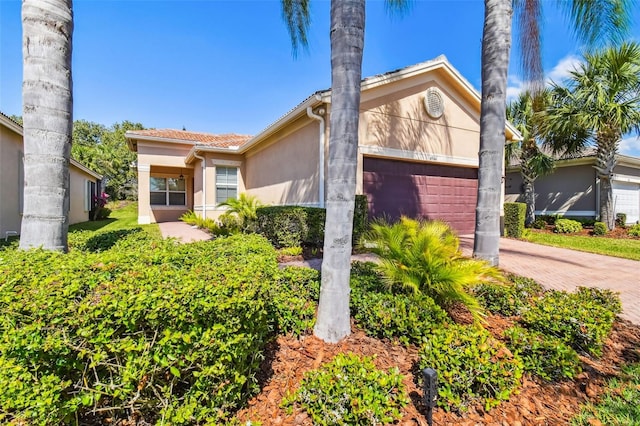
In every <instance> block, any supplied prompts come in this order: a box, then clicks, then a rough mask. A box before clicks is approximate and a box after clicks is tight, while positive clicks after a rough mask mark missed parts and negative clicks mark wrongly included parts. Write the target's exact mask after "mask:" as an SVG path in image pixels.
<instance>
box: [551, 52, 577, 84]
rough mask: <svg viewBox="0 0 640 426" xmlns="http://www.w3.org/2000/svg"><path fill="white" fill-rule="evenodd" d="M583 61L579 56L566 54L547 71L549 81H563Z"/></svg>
mask: <svg viewBox="0 0 640 426" xmlns="http://www.w3.org/2000/svg"><path fill="white" fill-rule="evenodd" d="M581 62H582V60H581V59H580V58H579V57H578V56H575V55H569V56H565V57H564V58H562V59H560V61H559V62H558V63H557V64H556V66H555V67H553V69H552V70H551V71H549V72H548V73H547V82H550V81H554V82H556V83H561V82H562V80H564V79H565V78H567V77H569V73H570V72H571V71H574V70H575V69H576V68H577V67H578V65H579V64H580V63H581Z"/></svg>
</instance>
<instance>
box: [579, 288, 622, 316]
mask: <svg viewBox="0 0 640 426" xmlns="http://www.w3.org/2000/svg"><path fill="white" fill-rule="evenodd" d="M576 294H577V296H578V297H580V298H581V299H582V300H589V301H593V302H595V303H597V304H599V305H600V306H602V307H604V308H605V309H607V310H609V311H611V312H613V313H614V314H616V315H618V314H621V313H622V303H621V302H620V293H619V292H615V291H611V290H608V289H604V288H597V287H578V288H577V289H576Z"/></svg>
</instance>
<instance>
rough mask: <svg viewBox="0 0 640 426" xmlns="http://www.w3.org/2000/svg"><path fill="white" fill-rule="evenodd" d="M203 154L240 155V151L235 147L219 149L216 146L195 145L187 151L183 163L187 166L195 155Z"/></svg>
mask: <svg viewBox="0 0 640 426" xmlns="http://www.w3.org/2000/svg"><path fill="white" fill-rule="evenodd" d="M203 152H217V153H219V154H240V150H239V149H238V148H237V147H233V148H221V147H218V146H206V145H196V146H194V147H193V148H191V149H190V150H189V153H188V154H187V156H186V157H184V163H185V164H189V163H191V162H192V161H193V160H195V159H196V157H195V156H196V154H199V153H203Z"/></svg>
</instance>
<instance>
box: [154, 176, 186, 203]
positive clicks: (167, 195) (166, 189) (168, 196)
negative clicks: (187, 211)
mask: <svg viewBox="0 0 640 426" xmlns="http://www.w3.org/2000/svg"><path fill="white" fill-rule="evenodd" d="M152 179H158V180H164V189H163V190H155V191H153V190H152V189H151V186H152V184H151V180H152ZM169 179H175V180H177V181H182V182H183V185H184V189H183V190H179V191H176V190H171V189H170V186H169ZM154 193H155V194H164V204H155V203H153V201H152V199H151V195H152V194H154ZM171 194H184V203H183V204H171V203H170V202H171ZM187 201H188V200H187V181H186V180H185V179H180V178H177V177H166V176H165V177H162V176H150V177H149V205H150V206H152V207H154V206H155V207H186V206H187Z"/></svg>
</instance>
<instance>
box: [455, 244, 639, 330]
mask: <svg viewBox="0 0 640 426" xmlns="http://www.w3.org/2000/svg"><path fill="white" fill-rule="evenodd" d="M460 245H461V247H462V251H463V252H464V253H465V254H467V255H469V256H470V255H471V253H472V251H473V235H464V236H461V237H460ZM500 268H501V269H503V270H505V271H508V272H512V273H514V274H518V275H522V276H525V277H529V278H532V279H534V280H536V281H537V282H538V283H540V284H541V285H543V286H544V287H545V288H548V289H555V290H566V291H573V290H574V289H575V288H576V287H578V286H582V287H600V288H607V289H610V290H613V291H617V292H619V293H620V299H621V300H622V308H623V310H624V312H623V313H622V315H620V316H621V317H622V318H624V319H627V320H629V321H631V322H633V323H635V324H640V262H638V261H636V260H628V259H621V258H618V257H611V256H603V255H600V254H593V253H585V252H581V251H576V250H569V249H562V248H557V247H550V246H543V245H540V244H533V243H529V242H525V241H519V240H512V239H509V238H501V239H500Z"/></svg>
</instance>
